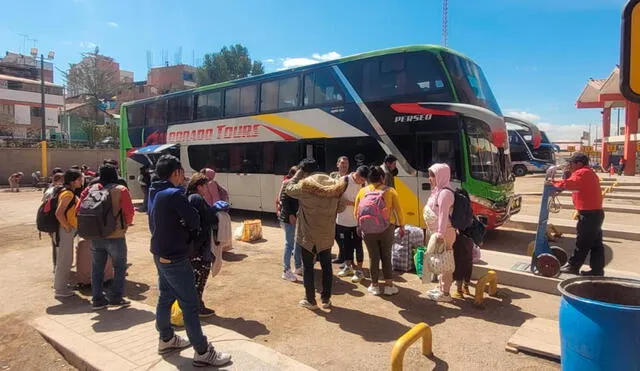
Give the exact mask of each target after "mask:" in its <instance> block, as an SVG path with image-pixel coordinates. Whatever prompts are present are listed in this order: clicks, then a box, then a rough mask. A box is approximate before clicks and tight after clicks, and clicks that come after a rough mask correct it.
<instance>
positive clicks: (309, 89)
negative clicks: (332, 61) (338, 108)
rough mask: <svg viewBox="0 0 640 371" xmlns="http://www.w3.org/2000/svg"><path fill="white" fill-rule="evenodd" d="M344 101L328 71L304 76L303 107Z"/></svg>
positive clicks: (340, 88)
mask: <svg viewBox="0 0 640 371" xmlns="http://www.w3.org/2000/svg"><path fill="white" fill-rule="evenodd" d="M342 101H344V92H343V90H342V87H341V86H340V84H338V82H337V81H336V79H335V77H334V75H333V72H332V71H331V70H330V69H324V70H320V71H316V72H313V73H310V74H308V75H305V77H304V105H305V106H312V105H321V104H327V103H336V102H342Z"/></svg>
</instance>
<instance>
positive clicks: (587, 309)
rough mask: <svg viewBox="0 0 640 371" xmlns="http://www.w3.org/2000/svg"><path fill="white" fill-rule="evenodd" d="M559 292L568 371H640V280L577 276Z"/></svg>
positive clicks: (565, 359) (564, 351)
mask: <svg viewBox="0 0 640 371" xmlns="http://www.w3.org/2000/svg"><path fill="white" fill-rule="evenodd" d="M558 289H559V290H560V292H561V293H562V300H561V302H560V341H561V347H562V348H561V349H562V353H561V362H562V370H565V371H577V370H580V371H596V370H603V371H604V370H607V371H614V370H616V371H617V370H621V371H622V370H625V371H626V370H634V371H638V370H640V281H637V280H631V279H624V278H615V277H576V278H571V279H568V280H565V281H562V282H561V283H560V284H559V285H558Z"/></svg>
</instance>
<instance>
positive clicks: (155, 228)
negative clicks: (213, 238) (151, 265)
mask: <svg viewBox="0 0 640 371" xmlns="http://www.w3.org/2000/svg"><path fill="white" fill-rule="evenodd" d="M149 210H150V212H149V229H151V252H152V253H153V254H154V255H157V256H159V257H162V258H166V259H170V260H174V259H178V258H182V257H187V256H189V255H190V252H191V240H192V237H193V236H194V235H197V233H198V231H199V230H200V216H199V215H198V212H197V211H196V209H194V208H193V207H192V206H191V205H190V204H189V201H188V200H187V197H186V196H185V195H184V190H183V189H182V188H178V187H174V186H173V185H172V184H171V183H169V182H167V181H159V182H154V183H153V184H151V188H150V189H149Z"/></svg>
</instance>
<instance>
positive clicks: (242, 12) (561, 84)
mask: <svg viewBox="0 0 640 371" xmlns="http://www.w3.org/2000/svg"><path fill="white" fill-rule="evenodd" d="M0 2H1V3H2V5H1V8H2V12H0V53H2V55H3V54H4V53H3V52H4V50H10V51H18V52H20V51H24V50H26V51H28V50H29V49H30V48H31V47H33V46H34V45H35V46H36V47H38V48H39V49H40V50H41V51H45V53H46V51H48V50H53V51H55V53H56V57H55V60H54V63H55V65H56V67H57V68H59V69H63V70H64V69H67V68H68V65H69V63H74V62H77V61H79V60H80V59H81V53H82V52H86V51H90V50H92V49H93V48H94V47H95V46H96V45H97V46H99V47H100V52H101V53H103V54H105V55H107V56H110V57H113V58H114V59H115V60H116V61H117V62H119V63H120V68H121V69H124V70H129V71H133V72H134V73H135V79H136V80H145V79H146V72H147V65H148V62H147V55H148V53H150V54H151V55H152V58H151V59H152V65H153V66H157V65H161V64H162V62H163V60H164V59H166V60H167V61H168V62H169V63H170V64H174V63H175V62H177V61H181V62H182V63H186V64H196V65H197V64H198V63H199V62H200V61H201V60H202V57H203V55H204V54H205V53H209V52H215V51H218V50H220V48H221V47H222V46H224V45H229V44H235V43H241V44H243V45H245V46H246V47H247V48H248V49H249V53H250V55H251V57H252V58H253V59H257V60H261V61H263V63H264V64H265V68H266V70H267V72H270V71H276V70H279V69H283V68H290V67H295V66H299V65H301V64H308V63H313V62H315V61H322V60H327V59H333V58H338V57H340V56H347V55H352V54H357V53H361V52H367V51H372V50H377V49H382V48H388V47H395V46H402V45H411V44H440V43H441V42H442V2H441V1H440V0H402V1H392V0H352V1H344V0H342V1H334V0H324V1H300V0H297V1H294V0H269V1H258V0H255V1H254V0H233V1H217V0H216V1H214V0H188V1H175V0H171V1H168V0H153V1H152V0H135V1H131V0H128V1H121V0H112V1H109V2H104V1H100V2H99V1H96V0H49V1H43V0H31V1H28V2H18V1H10V0H0ZM624 2H625V0H562V1H558V0H482V1H473V0H449V32H448V40H449V47H451V48H453V49H455V50H457V51H459V52H461V53H463V54H465V55H467V56H469V57H471V58H472V59H473V60H474V61H475V62H476V63H478V64H479V65H480V66H481V67H482V69H483V70H484V72H485V75H486V76H487V79H488V80H489V83H490V85H491V87H492V89H493V92H494V94H495V96H496V98H497V99H498V102H499V104H500V106H501V107H502V110H503V111H504V112H505V113H511V114H514V115H519V116H521V117H524V118H528V119H531V120H534V121H535V122H536V123H538V125H539V126H540V127H541V129H543V130H546V131H547V132H548V133H549V135H550V137H551V139H552V140H558V139H578V138H579V137H580V135H581V132H582V131H583V130H585V131H586V130H588V127H589V124H591V126H592V132H593V135H595V127H596V126H599V123H600V121H601V116H600V111H599V110H598V109H582V110H578V109H576V108H575V102H576V100H577V98H578V96H579V94H580V92H581V91H582V89H583V88H584V85H585V84H586V82H587V80H588V79H589V78H596V79H599V78H606V77H608V76H609V74H610V73H611V71H612V70H613V69H614V68H615V66H616V64H618V63H619V44H620V17H621V11H622V7H623V5H624ZM34 9H38V11H34ZM22 35H29V36H28V38H29V39H37V41H32V40H26V41H25V37H24V36H22ZM3 49H4V50H3ZM180 50H181V53H180ZM163 55H164V56H165V57H163ZM55 78H56V82H58V83H63V79H62V74H61V73H60V72H59V71H56V72H55ZM622 117H623V119H622V121H624V115H622ZM616 118H617V116H616V115H615V114H614V115H613V120H614V123H615V120H616Z"/></svg>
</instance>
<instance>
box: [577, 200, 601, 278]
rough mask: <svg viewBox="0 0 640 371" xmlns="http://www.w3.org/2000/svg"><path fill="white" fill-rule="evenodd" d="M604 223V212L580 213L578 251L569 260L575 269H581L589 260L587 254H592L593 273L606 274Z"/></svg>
mask: <svg viewBox="0 0 640 371" xmlns="http://www.w3.org/2000/svg"><path fill="white" fill-rule="evenodd" d="M602 222H604V211H602V210H589V211H580V212H579V217H578V226H577V229H578V236H577V237H576V249H575V250H574V251H573V256H572V257H571V258H570V259H569V264H571V265H572V266H573V267H576V268H580V267H581V266H582V264H584V261H585V260H586V259H587V254H589V253H591V259H590V261H589V265H590V266H591V269H592V270H593V272H595V273H602V272H604V245H603V243H602Z"/></svg>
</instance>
